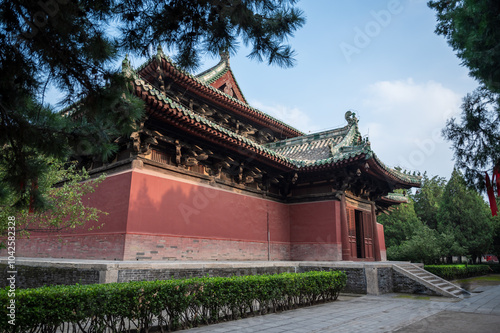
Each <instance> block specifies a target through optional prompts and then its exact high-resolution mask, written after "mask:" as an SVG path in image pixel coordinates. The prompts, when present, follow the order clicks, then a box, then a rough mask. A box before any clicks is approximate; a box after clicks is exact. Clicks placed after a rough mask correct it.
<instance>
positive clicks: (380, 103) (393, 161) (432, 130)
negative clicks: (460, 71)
mask: <svg viewBox="0 0 500 333" xmlns="http://www.w3.org/2000/svg"><path fill="white" fill-rule="evenodd" d="M461 99H462V96H460V95H458V94H457V93H455V92H453V91H452V90H450V89H448V88H446V87H444V86H443V85H442V84H440V83H437V82H434V81H428V82H425V83H416V82H414V81H413V80H412V79H411V78H410V79H407V80H405V81H380V82H376V83H374V84H372V85H370V86H369V87H368V89H367V93H366V98H365V99H364V100H363V103H362V104H363V110H364V112H363V116H364V118H362V119H360V129H361V132H362V133H363V134H367V133H368V132H369V138H370V141H371V142H372V148H373V149H374V151H375V152H376V153H377V155H378V156H379V157H380V158H381V160H382V161H384V162H385V163H387V164H389V165H391V166H397V165H399V166H402V167H403V168H407V169H409V170H418V171H421V172H424V171H427V172H428V173H430V174H431V175H436V174H437V175H440V176H444V177H449V175H450V173H451V170H452V169H453V161H452V155H453V153H452V151H451V150H450V148H449V147H450V144H449V142H447V141H445V140H444V139H443V138H442V137H441V131H442V129H443V128H444V127H445V125H446V120H447V119H448V118H450V117H452V116H456V115H457V114H458V113H459V112H460V105H461Z"/></svg>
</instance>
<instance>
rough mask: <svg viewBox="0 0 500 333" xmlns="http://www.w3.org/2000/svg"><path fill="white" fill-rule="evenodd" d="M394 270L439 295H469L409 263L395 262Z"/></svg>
mask: <svg viewBox="0 0 500 333" xmlns="http://www.w3.org/2000/svg"><path fill="white" fill-rule="evenodd" d="M393 268H394V270H395V271H397V272H399V273H401V274H403V275H404V276H406V277H408V278H410V279H412V280H414V281H416V282H418V283H420V284H422V285H424V286H425V287H427V288H429V289H430V290H432V291H434V292H436V293H437V294H439V295H442V296H446V297H460V298H463V297H464V296H468V295H470V293H469V292H468V291H466V290H464V289H462V288H460V287H459V286H457V285H455V284H453V283H451V282H449V281H447V280H445V279H442V278H440V277H439V276H437V275H434V274H432V273H429V272H428V271H426V270H425V269H423V268H420V267H418V266H416V265H413V264H410V263H402V264H395V265H394V266H393Z"/></svg>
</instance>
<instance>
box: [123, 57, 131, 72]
mask: <svg viewBox="0 0 500 333" xmlns="http://www.w3.org/2000/svg"><path fill="white" fill-rule="evenodd" d="M129 71H132V66H131V65H130V60H129V58H128V53H127V54H125V58H124V59H123V61H122V73H125V72H129Z"/></svg>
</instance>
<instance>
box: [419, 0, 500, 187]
mask: <svg viewBox="0 0 500 333" xmlns="http://www.w3.org/2000/svg"><path fill="white" fill-rule="evenodd" d="M428 4H429V7H430V8H432V9H434V10H435V11H436V15H437V21H438V24H437V27H436V33H437V34H439V35H442V36H443V37H445V38H446V40H447V41H448V44H449V45H450V46H451V47H452V48H453V50H455V51H456V54H457V56H458V57H459V58H460V59H461V60H462V64H463V65H464V66H466V67H468V68H469V70H470V75H471V76H472V77H474V78H475V79H476V80H477V81H478V82H479V85H480V86H479V88H478V89H476V90H475V91H474V92H472V93H470V94H468V95H467V96H466V97H465V98H464V101H463V104H462V107H461V108H462V115H461V117H460V120H457V119H451V120H449V121H448V124H447V127H446V129H445V130H444V136H445V137H446V138H447V139H448V140H450V141H451V142H452V143H453V149H454V152H455V158H456V160H457V165H458V166H459V167H460V168H463V169H464V170H465V177H466V179H467V181H468V182H469V183H470V184H475V185H476V187H477V188H479V189H482V190H484V189H485V172H488V173H490V174H491V171H492V170H493V169H494V167H495V166H496V167H497V168H500V128H499V125H498V124H499V123H500V60H499V59H500V48H499V45H500V29H498V26H500V2H498V1H496V0H439V1H429V3H428Z"/></svg>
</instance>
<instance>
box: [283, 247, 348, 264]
mask: <svg viewBox="0 0 500 333" xmlns="http://www.w3.org/2000/svg"><path fill="white" fill-rule="evenodd" d="M290 252H291V259H292V260H299V261H341V260H342V244H292V245H291V251H290Z"/></svg>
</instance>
